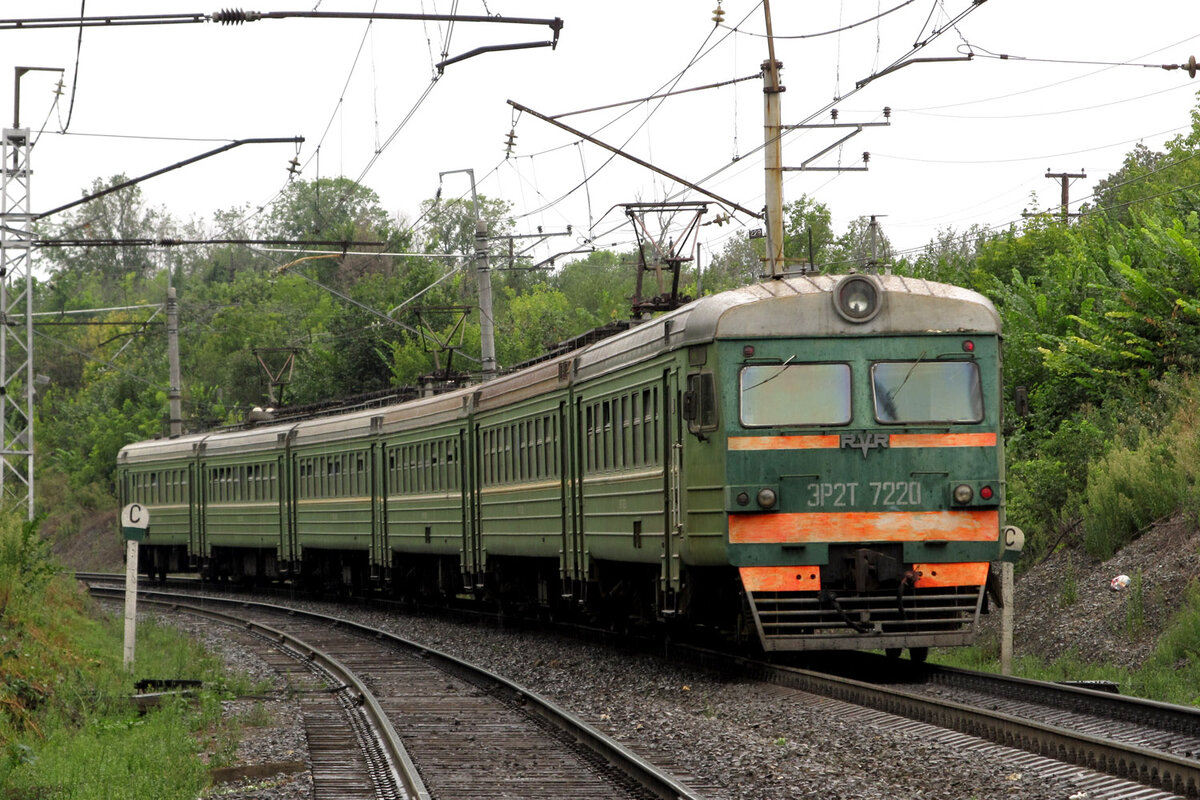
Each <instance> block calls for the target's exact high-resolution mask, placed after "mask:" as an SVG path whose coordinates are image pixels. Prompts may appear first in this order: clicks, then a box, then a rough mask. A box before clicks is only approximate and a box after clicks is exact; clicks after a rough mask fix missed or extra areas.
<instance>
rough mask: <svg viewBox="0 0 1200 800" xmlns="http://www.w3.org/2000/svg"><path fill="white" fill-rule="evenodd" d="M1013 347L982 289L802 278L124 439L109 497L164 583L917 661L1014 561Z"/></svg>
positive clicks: (971, 616)
mask: <svg viewBox="0 0 1200 800" xmlns="http://www.w3.org/2000/svg"><path fill="white" fill-rule="evenodd" d="M1000 349H1001V342H1000V322H999V317H998V315H997V313H996V310H995V308H994V307H993V306H992V304H991V303H990V302H989V301H988V300H987V299H986V298H984V297H982V296H981V295H978V294H976V293H974V292H970V291H967V290H964V289H961V288H957V287H954V286H948V285H945V284H939V283H932V282H928V281H923V280H916V279H911V278H903V277H899V276H895V275H871V274H850V275H845V276H826V275H811V276H802V277H787V278H783V279H779V280H772V281H768V282H765V283H761V284H757V285H753V286H748V287H745V288H741V289H737V290H734V291H729V292H723V293H721V294H716V295H713V296H710V297H705V298H702V299H700V300H697V301H694V302H692V303H689V304H688V305H685V306H683V307H681V308H679V309H677V310H675V311H672V312H670V313H666V314H663V315H661V316H658V317H656V318H654V319H650V320H647V321H644V322H642V323H640V324H637V325H635V326H633V327H631V328H629V329H628V330H626V331H624V332H622V333H619V334H617V335H614V336H611V337H609V338H607V339H603V340H601V341H598V342H595V343H593V344H590V345H587V346H584V347H581V348H579V349H576V350H574V351H572V352H569V353H566V354H563V355H560V356H557V357H553V358H549V359H547V360H545V361H543V362H540V363H537V364H534V365H532V366H529V367H526V368H523V369H519V370H516V371H513V372H511V373H509V374H506V375H504V376H503V377H499V378H496V379H495V380H492V381H488V382H486V383H482V384H478V385H475V386H470V387H467V388H462V389H459V390H455V391H450V392H447V393H444V394H438V395H435V396H430V397H424V398H421V399H416V400H412V401H409V402H403V403H398V404H395V405H390V406H384V407H379V408H370V409H364V410H358V411H352V412H348V413H340V414H334V415H329V416H323V417H316V418H312V419H306V420H302V421H292V422H267V423H265V424H258V425H256V426H253V427H248V428H245V429H241V430H234V431H221V432H212V433H200V434H192V435H186V436H182V437H178V438H174V439H157V440H153V441H146V442H140V443H137V444H131V445H129V446H127V447H125V448H124V449H123V450H121V452H120V455H119V464H118V475H119V479H118V480H119V488H120V496H121V501H122V503H129V502H138V503H141V504H143V505H144V506H146V507H147V508H148V509H149V511H150V519H151V522H150V529H149V531H148V534H147V536H146V538H145V540H144V541H143V543H142V556H141V563H142V564H143V565H144V569H145V571H146V572H149V573H151V574H160V575H161V574H165V573H166V572H168V571H170V572H176V571H189V570H199V571H201V573H202V574H203V575H205V576H207V577H209V578H211V579H214V580H226V579H228V580H279V581H293V582H296V583H298V584H314V585H325V586H328V585H331V584H333V585H337V586H341V587H344V588H347V589H350V590H354V591H359V590H365V589H369V588H373V587H377V588H379V589H380V590H388V591H392V592H395V593H398V594H402V595H411V596H422V597H426V598H431V597H432V598H441V599H453V598H456V597H470V598H475V599H480V600H487V601H494V602H498V603H502V604H510V605H511V606H522V607H525V608H529V609H541V610H544V611H546V612H550V613H556V614H560V613H582V614H586V615H589V616H590V617H600V618H603V619H607V620H612V621H617V622H628V621H629V620H644V621H657V622H662V623H674V624H683V625H688V626H695V627H697V628H705V629H708V630H711V631H717V632H720V633H721V634H722V635H726V636H729V637H732V638H735V639H738V640H741V641H749V642H757V643H758V644H759V645H761V647H762V648H764V649H766V650H829V649H861V648H872V649H874V648H883V649H889V650H895V649H899V648H905V647H907V648H910V649H912V650H913V651H914V653H923V652H925V651H926V649H927V648H928V647H930V646H947V645H958V644H965V643H967V642H969V641H971V639H972V638H973V636H974V634H975V631H976V628H977V626H978V622H979V616H980V613H981V612H982V611H984V610H986V607H987V604H988V599H987V592H986V587H987V584H988V580H989V574H990V566H991V563H992V562H996V561H998V560H1002V559H1005V558H1009V559H1011V558H1012V557H1013V555H1012V554H1013V548H1015V547H1019V542H1017V541H1016V539H1018V538H1019V537H1018V536H1014V535H1013V534H1014V530H1013V529H1009V530H1008V535H1007V536H1006V534H1005V520H1004V471H1003V467H1004V456H1003V442H1002V440H1001V435H1000V423H1001V409H1002V399H1001V383H1000Z"/></svg>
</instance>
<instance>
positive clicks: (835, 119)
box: [829, 108, 837, 122]
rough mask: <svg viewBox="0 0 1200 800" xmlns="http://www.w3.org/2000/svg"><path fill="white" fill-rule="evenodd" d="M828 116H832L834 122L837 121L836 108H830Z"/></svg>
mask: <svg viewBox="0 0 1200 800" xmlns="http://www.w3.org/2000/svg"><path fill="white" fill-rule="evenodd" d="M829 116H831V117H833V121H834V122H837V109H836V108H835V109H832V110H830V112H829Z"/></svg>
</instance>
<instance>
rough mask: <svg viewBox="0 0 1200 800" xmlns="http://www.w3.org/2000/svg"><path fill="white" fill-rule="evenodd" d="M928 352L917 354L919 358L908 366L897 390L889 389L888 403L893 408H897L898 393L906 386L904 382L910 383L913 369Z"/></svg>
mask: <svg viewBox="0 0 1200 800" xmlns="http://www.w3.org/2000/svg"><path fill="white" fill-rule="evenodd" d="M928 352H929V351H928V350H923V351H921V355H919V356H917V360H916V361H914V362H913V363H912V366H911V367H909V368H908V372H906V373H904V380H902V381H900V385H899V386H897V387H896V391H894V392H893V391H891V390H890V389H889V390H888V392H887V400H888V404H889V405H891V406H892V407H893V408H895V400H896V395H898V394H900V390H901V389H903V388H904V384H906V383H908V379H909V378H911V377H912V374H913V370H914V369H916V368H917V365H918V364H920V363H921V360H922V359H923V358H925V354H926V353H928Z"/></svg>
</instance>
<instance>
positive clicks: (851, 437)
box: [841, 433, 891, 458]
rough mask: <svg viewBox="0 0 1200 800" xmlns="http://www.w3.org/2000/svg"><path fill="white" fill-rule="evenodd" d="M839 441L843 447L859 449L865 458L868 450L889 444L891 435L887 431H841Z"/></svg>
mask: <svg viewBox="0 0 1200 800" xmlns="http://www.w3.org/2000/svg"><path fill="white" fill-rule="evenodd" d="M841 441H842V448H843V449H845V448H847V447H848V448H850V449H852V450H861V451H862V454H863V458H866V457H867V452H868V451H870V450H874V449H875V448H876V447H887V446H888V445H889V444H891V435H890V434H887V433H843V434H842V435H841Z"/></svg>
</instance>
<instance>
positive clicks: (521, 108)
mask: <svg viewBox="0 0 1200 800" xmlns="http://www.w3.org/2000/svg"><path fill="white" fill-rule="evenodd" d="M508 104H509V105H510V106H512V107H513V108H515V109H516V110H517V111H522V112H524V113H526V114H532V115H533V116H535V117H537V118H538V119H540V120H542V121H543V122H549V123H550V124H551V125H554V126H555V127H557V128H562V129H563V130H564V131H566V132H567V133H569V134H572V135H573V136H578V137H579V138H581V139H583V140H584V141H585V142H591V143H592V144H594V145H597V146H599V147H603V148H604V149H605V150H607V151H609V152H610V153H615V154H616V155H619V156H621V157H622V158H625V159H628V160H629V161H632V162H633V163H635V164H637V165H638V166H641V167H645V168H646V169H648V170H651V171H652V172H657V173H658V174H659V175H662V176H663V177H665V178H670V179H671V180H673V181H675V182H677V183H680V184H683V185H684V186H686V187H688V188H689V189H692V190H693V191H697V192H699V193H700V194H702V195H704V196H705V197H711V198H712V199H713V200H716V201H717V202H718V203H720V204H722V205H725V206H728V207H730V208H736V209H737V210H738V211H740V212H742V213H743V214H746V215H747V216H751V217H754V218H755V219H762V218H763V215H762V214H757V213H755V212H753V211H751V210H750V209H748V208H743V207H742V206H740V205H738V204H737V203H735V202H733V201H732V200H726V199H725V198H724V197H721V196H720V195H719V194H713V193H712V192H710V191H708V190H707V189H705V188H703V187H701V186H698V185H697V184H694V183H692V182H691V181H685V180H684V179H683V178H681V177H679V176H678V175H672V174H671V173H670V172H667V171H666V170H665V169H662V168H660V167H656V166H654V165H653V164H651V163H650V162H649V161H643V160H642V159H640V158H638V157H637V156H633V155H630V154H629V153H626V152H625V151H624V150H621V149H620V148H619V147H613V146H612V145H611V144H608V143H606V142H602V141H600V140H599V139H597V138H596V137H594V136H589V135H588V134H586V133H584V132H583V131H581V130H579V129H578V128H572V127H571V126H570V125H567V124H565V123H563V122H561V121H559V120H557V119H554V118H553V117H548V116H546V115H545V114H539V113H538V112H536V111H534V110H533V109H532V108H529V107H528V106H523V105H521V104H520V103H518V102H517V101H515V100H509V101H508Z"/></svg>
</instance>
